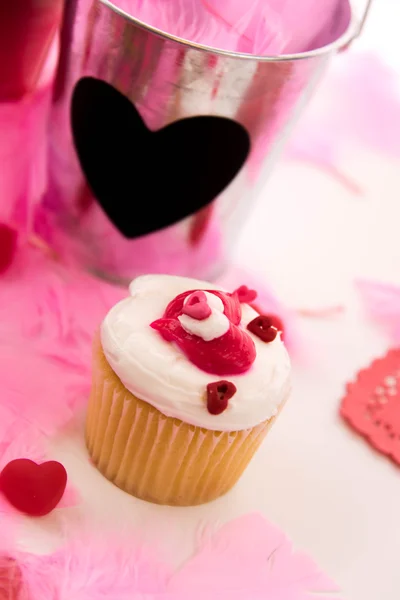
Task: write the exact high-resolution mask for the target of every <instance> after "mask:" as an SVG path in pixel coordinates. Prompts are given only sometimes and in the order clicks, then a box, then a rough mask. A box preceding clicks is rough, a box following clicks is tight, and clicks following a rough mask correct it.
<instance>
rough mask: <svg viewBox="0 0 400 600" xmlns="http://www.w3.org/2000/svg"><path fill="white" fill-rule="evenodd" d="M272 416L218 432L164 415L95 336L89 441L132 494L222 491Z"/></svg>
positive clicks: (179, 497) (156, 496) (212, 494)
mask: <svg viewBox="0 0 400 600" xmlns="http://www.w3.org/2000/svg"><path fill="white" fill-rule="evenodd" d="M205 410H206V409H205ZM273 421H274V418H272V419H270V420H268V421H265V422H264V423H261V424H260V425H257V426H256V427H253V428H251V429H246V430H243V431H233V432H222V431H211V430H208V429H204V428H202V427H196V426H194V425H189V424H188V423H185V422H183V421H180V420H179V419H175V418H171V417H166V416H165V415H163V414H162V413H161V412H160V411H159V410H157V409H156V408H154V407H153V406H151V405H150V404H148V403H147V402H145V401H143V400H141V399H140V398H137V397H135V396H134V395H133V394H131V393H130V392H129V391H128V390H127V389H126V388H125V386H124V385H123V384H122V383H121V381H120V379H119V378H118V377H117V375H116V374H115V373H114V371H113V370H112V369H111V367H110V365H109V364H108V362H107V360H106V358H105V356H104V353H103V350H102V347H101V343H100V340H99V338H97V339H96V340H95V344H94V365H93V382H92V390H91V395H90V400H89V409H88V415H87V421H86V442H87V446H88V449H89V452H90V455H91V457H92V459H93V462H94V463H95V465H96V466H97V468H98V469H99V471H100V472H101V473H102V474H103V475H104V476H105V477H106V478H107V479H109V480H110V481H112V482H113V483H114V484H115V485H117V486H118V487H120V488H121V489H123V490H125V491H126V492H128V493H129V494H132V495H134V496H136V497H138V498H141V499H143V500H148V501H150V502H155V503H157V504H169V505H175V506H193V505H196V504H203V503H205V502H209V501H210V500H214V499H215V498H218V497H219V496H222V495H223V494H225V493H226V492H227V491H228V490H230V489H231V488H232V487H233V485H234V484H235V483H236V482H237V480H238V479H239V477H240V476H241V474H242V473H243V471H244V469H245V468H246V466H247V465H248V463H249V462H250V460H251V458H252V457H253V455H254V453H255V452H256V450H257V449H258V447H259V446H260V444H261V442H262V441H263V439H264V437H265V435H266V433H267V431H268V429H269V428H270V427H271V425H272V423H273Z"/></svg>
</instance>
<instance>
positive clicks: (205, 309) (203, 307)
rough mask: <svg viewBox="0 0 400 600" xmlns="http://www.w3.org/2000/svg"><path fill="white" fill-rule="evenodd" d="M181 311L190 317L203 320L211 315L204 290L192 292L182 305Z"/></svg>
mask: <svg viewBox="0 0 400 600" xmlns="http://www.w3.org/2000/svg"><path fill="white" fill-rule="evenodd" d="M182 312H183V314H184V315H187V316H188V317H192V319H197V321H203V320H204V319H208V317H209V316H210V315H211V308H210V307H209V305H208V303H207V296H206V295H205V293H204V292H193V294H191V295H190V296H189V297H188V299H187V302H186V303H185V304H184V305H183V307H182Z"/></svg>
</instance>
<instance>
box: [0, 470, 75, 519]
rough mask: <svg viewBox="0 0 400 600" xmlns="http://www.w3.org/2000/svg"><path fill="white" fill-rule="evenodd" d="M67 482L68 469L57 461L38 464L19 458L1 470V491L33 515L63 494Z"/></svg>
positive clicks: (46, 510) (48, 509) (40, 513)
mask: <svg viewBox="0 0 400 600" xmlns="http://www.w3.org/2000/svg"><path fill="white" fill-rule="evenodd" d="M66 485H67V472H66V470H65V468H64V467H63V465H62V464H60V463H59V462H56V461H49V462H45V463H43V464H41V465H38V464H36V463H35V462H33V461H32V460H29V459H28V458H18V459H16V460H12V461H11V462H9V463H8V465H6V466H5V467H4V469H3V471H2V472H1V474H0V491H1V492H2V493H3V494H4V496H5V497H6V498H7V500H8V501H9V503H10V504H12V506H14V508H16V509H17V510H19V511H20V512H22V513H25V514H27V515H30V516H32V517H42V516H44V515H47V514H49V513H50V512H51V511H52V510H53V509H54V508H55V507H56V506H57V504H58V503H59V502H60V500H61V498H62V497H63V494H64V492H65V488H66Z"/></svg>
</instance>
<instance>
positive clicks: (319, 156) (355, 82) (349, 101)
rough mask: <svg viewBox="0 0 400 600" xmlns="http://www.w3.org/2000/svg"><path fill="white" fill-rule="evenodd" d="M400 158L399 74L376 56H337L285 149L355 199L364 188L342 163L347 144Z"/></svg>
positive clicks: (290, 155)
mask: <svg viewBox="0 0 400 600" xmlns="http://www.w3.org/2000/svg"><path fill="white" fill-rule="evenodd" d="M349 142H350V143H351V142H356V143H357V144H361V145H363V146H365V147H367V148H370V149H372V150H374V151H377V152H380V153H383V154H385V155H388V156H393V157H394V158H397V157H399V156H400V96H399V93H398V75H397V73H396V72H395V71H394V70H392V69H391V68H390V67H389V66H387V65H386V64H385V63H384V62H383V61H382V60H381V59H380V57H379V56H377V55H375V54H372V53H363V54H356V53H354V54H351V53H350V54H348V55H346V56H343V57H342V58H341V57H338V58H337V59H336V61H335V63H333V64H332V67H331V69H330V71H328V73H327V75H326V76H325V79H324V80H323V81H322V83H321V84H320V87H319V90H318V94H316V95H315V97H314V98H313V100H312V101H311V103H310V105H309V107H308V109H307V111H306V113H305V115H304V116H303V118H302V120H301V121H300V123H299V125H298V126H297V128H296V130H295V132H294V135H293V137H292V139H291V141H290V142H289V144H288V146H287V149H286V156H287V157H288V158H292V159H294V160H301V161H307V162H310V163H312V164H314V165H315V166H317V167H318V168H321V169H323V170H324V171H326V172H327V173H329V174H331V175H332V176H333V177H334V178H336V179H337V180H338V181H339V182H340V183H342V184H343V185H345V186H346V187H347V188H348V189H349V190H350V191H352V192H354V193H355V194H360V193H362V187H361V186H360V184H359V183H358V182H355V181H353V180H352V178H351V174H349V173H346V171H345V168H344V167H343V166H342V165H341V164H340V154H341V151H342V149H343V148H345V144H347V143H349Z"/></svg>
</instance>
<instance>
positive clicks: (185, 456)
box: [86, 275, 290, 506]
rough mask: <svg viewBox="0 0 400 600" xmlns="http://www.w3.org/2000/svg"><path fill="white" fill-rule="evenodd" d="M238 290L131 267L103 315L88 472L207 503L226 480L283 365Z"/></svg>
mask: <svg viewBox="0 0 400 600" xmlns="http://www.w3.org/2000/svg"><path fill="white" fill-rule="evenodd" d="M243 290H245V288H243V287H242V288H240V289H239V290H238V291H236V292H233V293H227V292H223V291H222V290H220V289H219V288H217V287H214V286H212V285H211V284H208V283H205V282H203V281H197V280H194V279H187V278H184V277H175V276H168V275H148V276H143V277H139V278H137V279H135V280H134V281H133V283H132V284H131V285H130V288H129V291H130V296H129V297H128V298H126V299H125V300H122V301H121V302H119V303H118V304H117V305H116V306H114V307H113V308H112V309H111V310H110V312H109V313H108V315H107V316H106V318H105V319H104V321H103V323H102V325H101V328H100V332H99V333H98V335H97V336H96V339H95V341H94V353H93V356H94V360H93V362H94V364H93V382H92V390H91V395H90V400H89V410H88V415H87V421H86V440H87V446H88V449H89V452H90V454H91V456H92V459H93V462H94V463H95V465H96V466H97V468H98V469H99V470H100V472H101V473H102V474H103V475H104V476H105V477H107V479H109V480H110V481H112V482H113V483H114V484H115V485H117V486H118V487H120V488H121V489H123V490H125V491H126V492H128V493H130V494H133V495H134V496H137V497H138V498H142V499H144V500H148V501H151V502H155V503H159V504H169V505H177V506H190V505H196V504H202V503H204V502H208V501H210V500H213V499H215V498H217V497H219V496H221V495H222V494H225V493H226V492H227V491H228V490H229V489H230V488H232V486H233V485H234V484H235V483H236V481H237V480H238V479H239V477H240V475H241V474H242V473H243V471H244V469H245V468H246V466H247V464H248V463H249V461H250V460H251V458H252V457H253V455H254V453H255V452H256V450H257V448H258V447H259V446H260V444H261V442H262V441H263V439H264V437H265V435H266V433H267V431H268V429H269V428H270V426H271V425H272V423H273V422H274V420H275V418H276V416H277V415H278V413H279V411H280V409H281V407H282V406H283V404H284V402H285V400H286V399H287V397H288V394H289V391H290V377H289V376H290V363H289V358H288V354H287V351H286V349H285V347H284V345H283V342H282V341H281V337H280V333H279V331H278V330H277V329H276V328H275V327H274V326H273V324H272V323H271V321H270V320H269V318H268V317H263V316H262V315H259V314H258V313H257V312H256V311H255V310H253V309H252V308H251V307H250V306H249V305H248V304H245V303H244V300H246V293H243ZM250 295H251V296H252V298H254V295H255V294H250ZM250 295H249V294H247V296H248V297H249V298H250Z"/></svg>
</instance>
